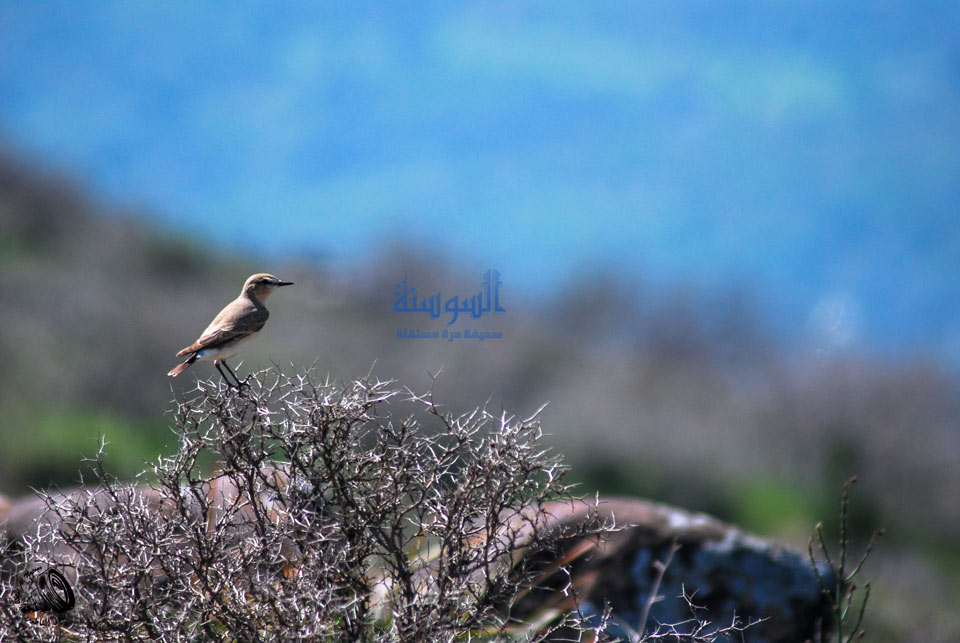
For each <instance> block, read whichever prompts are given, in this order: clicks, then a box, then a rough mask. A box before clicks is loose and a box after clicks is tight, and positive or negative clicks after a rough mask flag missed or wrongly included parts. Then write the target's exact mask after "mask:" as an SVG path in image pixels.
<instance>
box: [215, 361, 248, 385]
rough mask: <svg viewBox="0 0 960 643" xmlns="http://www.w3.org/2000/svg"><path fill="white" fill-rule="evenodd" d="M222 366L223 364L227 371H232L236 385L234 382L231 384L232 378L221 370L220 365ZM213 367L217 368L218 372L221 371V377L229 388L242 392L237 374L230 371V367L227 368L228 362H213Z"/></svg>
mask: <svg viewBox="0 0 960 643" xmlns="http://www.w3.org/2000/svg"><path fill="white" fill-rule="evenodd" d="M221 364H223V365H224V366H226V367H227V370H228V371H230V373H231V374H233V380H234V382H236V384H234V383H233V382H231V381H230V378H229V377H227V374H226V373H224V372H223V369H222V368H220V365H221ZM213 365H214V366H216V367H217V370H218V371H220V376H221V377H222V378H223V381H224V382H226V383H227V386H229V387H230V388H236V389H237V390H238V391H239V390H240V386H241V383H240V380H238V379H237V375H236V373H234V372H233V371H232V370H230V367H229V366H227V363H226V362H221V361H220V360H216V361H214V362H213Z"/></svg>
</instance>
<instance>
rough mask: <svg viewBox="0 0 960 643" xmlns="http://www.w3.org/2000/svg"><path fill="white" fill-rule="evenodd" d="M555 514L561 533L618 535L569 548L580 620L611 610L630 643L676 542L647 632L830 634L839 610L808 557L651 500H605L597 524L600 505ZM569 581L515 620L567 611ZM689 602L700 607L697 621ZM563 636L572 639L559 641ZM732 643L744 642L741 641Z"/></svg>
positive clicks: (765, 642)
mask: <svg viewBox="0 0 960 643" xmlns="http://www.w3.org/2000/svg"><path fill="white" fill-rule="evenodd" d="M549 512H550V514H551V516H552V521H553V522H554V524H555V528H557V529H559V530H560V532H558V533H561V532H562V530H563V529H564V528H565V526H569V525H574V524H577V523H582V522H583V521H584V520H588V521H602V522H615V523H616V524H617V526H618V527H620V529H619V530H618V531H616V532H615V533H613V534H608V535H606V536H605V537H603V538H601V539H600V540H599V541H596V540H594V541H592V542H591V541H590V540H589V539H579V540H576V541H574V542H566V543H564V545H563V547H562V549H561V551H562V554H561V560H564V559H566V560H567V564H568V568H569V569H570V571H571V575H572V580H573V583H574V587H575V588H576V591H577V594H578V595H579V597H580V600H581V612H583V613H585V614H593V615H594V616H595V618H596V615H599V614H600V613H601V612H602V611H603V609H604V606H605V605H607V604H609V606H610V608H611V618H610V623H609V627H608V630H607V633H608V634H610V635H612V636H619V637H621V638H622V639H624V640H630V637H631V636H635V635H636V633H637V631H638V630H640V629H641V628H643V625H642V624H641V623H640V621H641V618H642V614H643V610H644V606H645V605H646V604H647V602H648V600H649V598H650V594H651V592H652V591H653V587H654V584H655V582H656V579H657V577H658V575H659V572H658V569H657V566H656V565H655V563H656V562H657V561H661V562H662V561H666V560H668V559H671V550H672V548H673V546H674V543H676V545H677V546H678V548H677V550H676V551H675V553H674V554H673V556H672V559H671V562H670V564H669V566H668V567H667V569H666V571H665V573H664V574H663V579H662V583H661V585H660V587H659V590H658V591H657V592H656V593H657V595H658V596H661V597H662V600H658V601H656V602H655V603H654V604H653V605H652V608H651V609H650V613H649V616H648V617H647V622H646V627H645V628H643V629H645V631H646V632H647V633H650V632H653V631H655V630H656V628H657V626H658V624H677V623H685V625H681V626H679V627H677V631H678V632H682V633H689V632H690V631H691V630H692V629H693V627H695V625H696V623H695V621H691V619H693V618H694V617H696V618H697V619H699V620H700V621H709V623H710V626H709V627H706V628H704V629H703V630H702V633H704V634H705V633H709V632H711V631H715V630H717V629H719V628H721V627H724V626H728V625H730V624H731V623H732V622H733V619H734V618H735V617H737V618H739V620H740V622H741V623H742V624H744V625H746V624H747V623H751V622H754V621H758V620H760V619H763V620H762V621H761V622H760V623H757V624H755V625H752V626H751V627H749V628H748V629H747V630H746V631H745V632H744V633H743V639H742V640H744V641H747V642H750V643H793V642H796V643H802V642H803V641H807V640H810V639H814V640H815V637H816V636H817V635H818V634H819V633H820V632H821V631H824V632H825V631H829V630H830V627H831V625H830V624H831V622H832V611H831V606H830V604H829V603H828V602H827V601H826V600H825V597H824V596H823V594H822V592H821V589H820V583H819V581H818V579H817V576H816V573H815V572H814V570H813V569H812V567H811V565H810V561H809V559H808V557H807V556H806V554H803V553H800V552H797V551H794V550H792V549H789V548H787V547H784V546H783V545H780V544H777V543H774V542H772V541H769V540H765V539H762V538H759V537H756V536H752V535H749V534H747V533H744V532H743V531H740V530H739V529H737V528H736V527H733V526H731V525H727V524H724V523H722V522H720V521H719V520H717V519H715V518H712V517H710V516H707V515H705V514H700V513H691V512H688V511H684V510H682V509H678V508H675V507H670V506H667V505H663V504H657V503H653V502H649V501H645V500H636V499H625V498H608V499H603V500H601V501H600V503H599V506H598V507H597V511H596V513H595V514H594V515H591V514H592V513H593V503H592V502H591V503H586V502H578V503H556V504H555V505H554V506H552V507H551V508H550V509H549ZM818 569H819V573H820V574H821V576H822V577H823V580H824V582H825V583H827V584H828V586H829V584H830V583H833V582H834V581H833V578H834V577H833V574H832V572H831V570H830V569H829V568H828V567H827V566H826V565H820V566H818ZM567 580H568V578H567V576H566V575H564V574H560V573H556V574H554V575H553V576H551V577H550V579H549V580H544V582H542V583H539V589H537V590H536V591H534V592H531V593H530V594H528V595H526V596H525V597H523V599H522V600H521V601H520V602H519V603H518V604H517V605H515V606H514V609H513V610H512V613H513V615H514V616H516V617H518V618H521V619H532V618H535V617H536V615H537V614H538V613H540V612H541V611H542V610H543V609H544V607H545V606H551V605H553V606H556V605H559V604H561V603H562V596H563V595H562V593H561V592H560V590H561V589H562V587H563V586H564V585H565V584H566V583H567ZM684 594H686V596H687V597H689V598H690V601H691V602H692V604H694V605H696V606H698V608H697V609H696V611H695V614H694V613H692V612H691V607H690V603H688V601H687V600H686V599H684V598H683V595H684ZM701 608H702V609H701ZM564 634H569V632H566V633H563V632H560V633H558V637H557V638H563V635H564ZM667 640H670V639H667ZM683 640H686V639H683ZM721 640H722V639H721ZM734 640H738V641H739V640H741V639H740V638H739V635H737V636H736V638H735V639H734Z"/></svg>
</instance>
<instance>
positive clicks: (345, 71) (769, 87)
mask: <svg viewBox="0 0 960 643" xmlns="http://www.w3.org/2000/svg"><path fill="white" fill-rule="evenodd" d="M877 5H878V6H859V4H858V5H857V6H854V4H853V3H850V4H847V3H816V2H777V3H747V2H714V3H708V2H690V3H638V2H579V3H560V4H558V3H517V2H503V3H479V2H473V1H466V2H460V3H443V4H439V3H438V4H433V3H421V2H409V3H396V2H394V3H379V2H351V3H337V4H333V3H299V2H284V3H259V4H257V3H237V4H231V5H230V8H229V10H227V9H225V5H222V4H218V3H211V2H196V3H189V4H187V3H147V2H124V3H120V2H116V3H106V2H94V3H13V2H4V3H2V4H0V141H2V142H4V143H5V144H6V145H7V146H9V147H12V148H13V149H15V150H17V151H18V152H19V153H22V154H23V155H24V156H26V157H29V158H32V159H35V160H37V161H38V162H40V163H42V164H44V165H47V166H50V167H53V168H56V169H58V170H63V171H65V172H67V173H68V174H70V175H72V176H75V177H77V180H78V181H79V183H80V184H81V185H83V186H85V187H86V188H88V189H90V190H91V191H92V193H93V194H95V195H96V196H97V197H98V198H101V199H103V200H104V201H105V202H108V203H112V204H122V205H132V206H135V208H136V210H137V211H138V212H140V214H139V216H144V217H148V218H150V219H152V220H155V221H157V222H159V223H160V224H162V225H165V226H171V227H176V228H179V229H181V230H182V231H184V232H186V233H188V234H195V235H198V236H199V237H201V238H203V239H205V240H208V241H211V242H214V243H218V244H221V245H222V246H224V247H226V248H235V249H237V250H239V251H244V252H257V253H262V254H263V255H264V256H266V257H273V256H284V255H286V254H288V253H293V254H302V255H304V256H309V257H321V258H323V260H324V261H326V262H328V263H329V264H330V265H333V266H334V267H337V268H340V269H346V270H349V269H350V268H351V266H356V265H360V264H361V263H363V262H364V261H367V260H368V258H369V257H370V256H371V254H373V253H377V252H380V251H382V250H383V249H384V248H386V247H389V246H390V245H391V244H394V243H397V242H401V241H402V242H403V243H405V244H408V245H409V246H410V247H412V248H415V249H417V251H418V252H422V253H423V255H424V257H425V258H429V257H431V256H440V257H443V258H444V259H446V260H455V261H459V262H462V263H463V264H464V265H465V266H467V267H475V268H476V271H477V272H478V274H479V272H481V271H482V270H485V269H486V268H487V267H491V266H492V267H496V268H498V269H499V270H500V272H501V273H502V274H503V275H504V279H505V280H508V281H509V283H510V285H511V287H512V288H518V289H521V290H522V291H524V292H527V293H530V294H531V296H532V297H537V296H538V295H544V296H545V295H549V294H550V293H552V292H554V291H556V290H557V289H559V288H562V287H563V284H564V283H566V280H567V278H569V277H572V276H576V275H578V274H581V273H582V272H584V271H603V270H607V271H611V272H615V273H618V274H622V275H625V276H627V277H629V278H634V279H637V280H640V281H643V282H645V283H652V284H654V285H658V286H663V287H672V286H675V285H677V284H692V285H693V286H695V287H696V288H699V289H704V290H716V289H721V290H722V289H724V288H740V287H743V288H746V289H748V290H749V291H750V292H752V293H754V296H755V297H756V300H757V302H759V308H760V310H762V311H763V314H764V315H766V316H767V318H768V321H769V323H770V324H771V325H772V326H773V327H774V328H776V329H777V331H778V332H779V333H782V335H783V336H784V337H785V338H787V339H788V340H789V341H798V342H802V341H810V340H811V338H813V339H814V341H820V342H823V344H824V346H825V347H827V348H837V349H841V348H844V347H847V346H856V345H863V346H867V347H870V348H871V349H873V350H877V351H880V352H884V353H888V354H891V355H897V354H902V353H904V352H911V351H926V352H933V353H937V354H941V355H945V356H946V357H947V359H948V360H950V361H951V362H953V363H955V364H958V365H960V271H958V268H960V216H958V211H957V204H958V203H960V118H958V114H960V5H958V4H956V3H922V2H919V3H909V4H908V3H903V4H892V3H883V4H882V5H880V4H879V3H877ZM394 277H395V276H391V278H390V283H391V284H392V283H393V282H394V281H396V279H394Z"/></svg>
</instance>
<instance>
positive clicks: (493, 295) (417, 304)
mask: <svg viewBox="0 0 960 643" xmlns="http://www.w3.org/2000/svg"><path fill="white" fill-rule="evenodd" d="M501 285H503V282H501V281H500V272H499V271H497V270H493V269H490V270H487V271H486V272H485V273H483V284H482V285H481V287H480V292H478V293H477V294H476V295H473V296H472V297H470V298H469V299H468V298H467V297H458V296H457V295H454V296H452V297H450V298H449V299H447V300H446V302H444V304H443V308H442V309H441V306H440V302H441V301H442V299H443V298H442V296H441V294H440V291H439V290H438V291H437V292H436V294H434V295H433V296H431V297H423V298H421V299H418V298H417V289H416V288H414V287H413V286H410V285H408V284H407V279H406V277H404V278H403V281H401V282H400V283H398V284H397V285H396V287H395V291H396V297H397V300H396V301H395V302H394V303H393V311H394V312H396V313H429V314H430V316H431V317H433V318H434V319H437V318H439V317H440V313H441V311H442V312H446V313H449V314H450V321H449V322H447V326H449V325H451V324H453V323H454V322H455V321H457V318H458V317H459V316H460V313H470V316H471V317H473V318H474V319H479V318H480V317H481V316H482V315H483V314H484V313H487V312H495V313H504V312H506V309H504V308H503V307H502V306H501V305H500V286H501Z"/></svg>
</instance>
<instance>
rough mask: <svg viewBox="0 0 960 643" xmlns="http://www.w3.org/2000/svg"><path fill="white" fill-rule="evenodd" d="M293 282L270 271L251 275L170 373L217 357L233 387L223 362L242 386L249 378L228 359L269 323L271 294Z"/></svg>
mask: <svg viewBox="0 0 960 643" xmlns="http://www.w3.org/2000/svg"><path fill="white" fill-rule="evenodd" d="M292 285H293V282H292V281H281V280H280V279H279V278H277V277H275V276H273V275H271V274H269V273H266V272H260V273H257V274H255V275H250V277H249V278H247V281H246V282H245V283H244V284H243V289H242V290H241V291H240V296H239V297H237V298H236V299H234V300H233V301H231V302H230V303H229V304H227V305H226V306H225V307H224V309H223V310H221V311H220V313H219V314H218V315H217V316H216V317H214V318H213V321H212V322H210V325H209V326H207V329H206V330H205V331H203V333H202V334H201V335H200V337H199V339H197V341H195V342H194V343H192V344H190V345H189V346H187V347H186V348H184V349H183V350H182V351H180V352H179V353H177V357H186V358H187V360H186V361H185V362H181V363H180V364H178V365H177V366H176V367H175V368H174V369H173V370H171V371H170V372H169V373H167V375H169V376H170V377H176V376H177V375H180V374H181V373H183V372H184V371H185V370H187V369H188V368H190V367H191V366H192V365H193V363H194V362H196V361H197V360H198V359H202V360H213V365H214V366H216V367H217V370H218V371H220V375H221V376H222V377H223V379H224V381H226V382H227V384H228V385H229V386H231V387H233V386H234V384H232V383H231V382H230V379H229V378H228V377H227V375H226V373H224V372H223V369H222V368H221V365H222V366H224V367H225V368H226V369H227V371H229V372H230V374H231V375H232V376H233V380H234V382H236V388H237V389H239V388H240V387H241V386H243V384H244V383H245V382H246V379H244V380H243V381H242V382H241V381H240V379H239V378H238V377H237V374H236V373H234V372H233V369H231V368H230V365H229V364H227V362H226V360H228V359H230V358H231V357H234V356H236V355H237V354H238V353H239V352H240V351H242V350H243V349H244V348H246V344H247V342H249V340H250V339H251V338H253V336H254V335H256V334H257V333H258V332H259V331H260V329H261V328H263V325H264V324H265V323H267V318H268V317H269V316H270V313H269V312H267V308H266V307H265V306H264V305H263V300H265V299H266V298H267V297H269V296H270V293H272V292H273V290H274V289H275V288H280V287H281V286H292Z"/></svg>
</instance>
